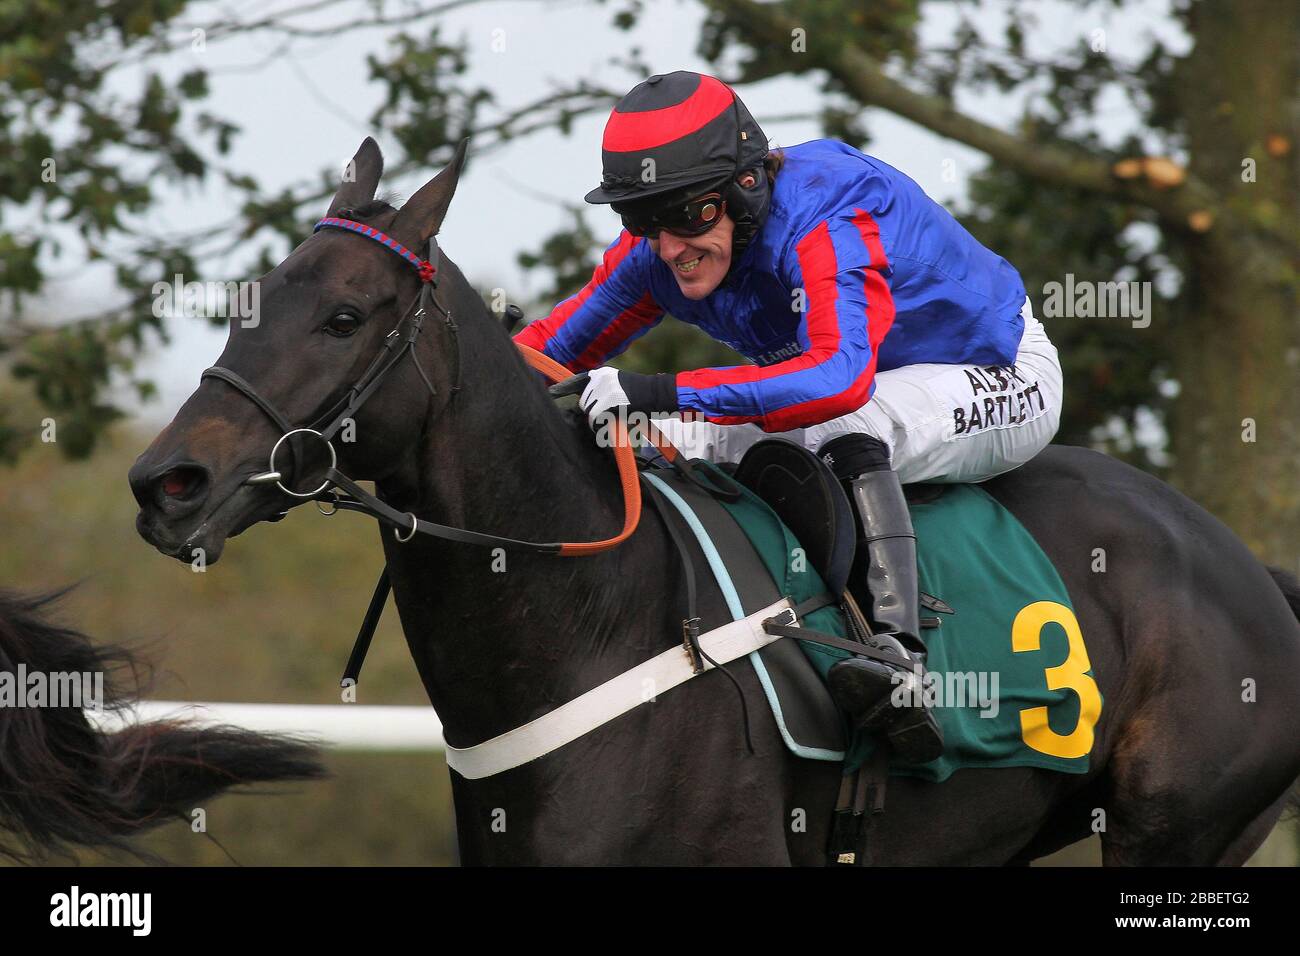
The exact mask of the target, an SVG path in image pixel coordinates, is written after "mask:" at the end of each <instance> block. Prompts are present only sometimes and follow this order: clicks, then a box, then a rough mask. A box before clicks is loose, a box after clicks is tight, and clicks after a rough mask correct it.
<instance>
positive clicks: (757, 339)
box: [516, 140, 1025, 432]
mask: <svg viewBox="0 0 1300 956" xmlns="http://www.w3.org/2000/svg"><path fill="white" fill-rule="evenodd" d="M784 153H785V165H784V166H783V168H782V169H781V171H780V172H779V173H778V175H777V177H776V181H775V186H774V189H773V197H772V206H771V211H770V213H769V216H768V219H767V221H766V222H765V223H764V225H763V228H762V229H761V230H759V233H758V235H757V236H756V237H755V240H754V241H753V242H752V243H751V244H750V246H749V248H747V249H746V250H745V251H744V253H743V254H742V255H741V257H740V259H739V260H738V261H737V262H736V263H735V264H734V266H733V268H732V270H731V273H730V275H729V276H728V278H727V279H726V280H725V281H724V282H723V283H722V284H721V285H720V286H719V287H718V288H717V289H715V290H714V291H713V292H711V293H710V294H709V295H707V296H705V297H704V298H703V299H699V300H691V299H687V298H686V297H685V296H684V295H683V294H682V293H681V290H680V288H679V287H678V285H677V281H676V279H675V277H674V276H673V272H672V269H671V267H670V266H669V265H668V264H666V263H664V262H662V261H661V260H660V259H659V258H658V256H657V255H656V254H655V252H654V250H653V249H652V248H651V246H650V243H649V242H648V241H647V240H644V239H638V238H634V237H633V236H631V235H629V234H628V233H627V232H626V231H624V232H623V233H622V234H621V235H620V236H619V237H618V239H616V240H615V241H614V242H613V243H612V244H611V245H610V246H609V248H608V249H606V250H605V254H604V257H603V258H602V260H601V262H600V264H599V265H598V266H597V267H596V270H595V273H594V274H593V276H592V279H591V281H590V282H589V283H587V285H586V286H585V287H584V288H583V289H582V290H581V291H580V292H579V293H578V294H577V295H575V296H572V297H571V298H569V299H566V300H565V301H564V302H562V303H560V304H559V305H558V306H556V307H555V309H554V310H553V311H552V312H551V314H550V315H549V316H547V317H546V318H544V319H540V320H538V321H537V322H534V323H532V324H531V325H529V326H527V327H526V328H524V329H523V330H522V331H521V332H519V333H518V335H517V336H516V339H517V340H518V341H521V342H523V343H525V344H526V345H531V346H533V347H534V348H537V349H540V350H542V351H544V352H546V354H548V355H549V356H550V357H551V358H553V359H555V360H556V361H558V362H560V363H561V364H563V365H565V366H567V367H568V368H569V369H571V370H572V371H575V372H577V371H582V370H585V369H590V368H594V367H596V366H598V365H601V364H604V363H605V362H607V361H608V360H609V359H611V358H613V357H614V356H616V355H618V354H619V353H621V352H622V351H623V350H624V349H626V348H627V347H628V346H629V345H630V344H631V343H632V342H633V341H635V340H636V339H637V338H639V337H640V336H642V335H644V334H645V333H646V332H648V331H649V330H650V329H651V328H652V327H653V326H654V325H655V324H657V323H658V322H659V321H660V320H661V319H662V318H663V316H664V315H665V314H668V315H671V316H673V318H675V319H678V320H679V321H682V322H686V323H688V324H690V325H694V326H696V327H697V328H699V329H701V330H703V331H704V332H705V333H707V334H708V335H710V336H711V337H712V338H714V339H716V340H718V341H719V342H722V343H724V344H726V345H728V346H730V347H731V348H732V349H734V350H735V351H737V352H739V353H740V354H741V355H743V356H744V357H745V358H747V359H749V360H750V361H751V362H753V363H754V364H753V365H741V366H734V367H729V368H710V369H697V370H694V371H688V372H681V373H679V374H678V375H677V378H676V384H677V398H678V405H679V406H680V408H681V409H682V410H683V411H687V410H690V411H694V412H696V413H697V414H698V415H699V416H700V417H703V418H705V419H707V420H709V421H713V422H716V423H718V424H741V423H747V422H752V423H754V424H756V425H758V426H759V427H760V428H762V429H764V430H766V431H771V432H780V431H786V430H789V429H792V428H799V427H807V426H810V425H815V424H818V423H821V422H825V421H829V420H831V419H833V418H838V417H840V416H842V415H845V414H848V413H849V412H852V411H854V410H856V409H858V408H860V407H861V406H862V405H863V404H865V403H866V402H867V401H868V400H869V399H870V398H871V395H872V393H873V392H874V388H875V383H874V378H875V374H876V372H878V371H884V370H886V369H891V368H900V367H902V366H906V365H912V364H918V363H942V364H979V365H1007V364H1010V363H1012V362H1014V361H1015V356H1016V350H1017V347H1018V346H1019V343H1020V338H1021V335H1022V334H1023V332H1024V322H1023V319H1022V318H1021V314H1020V312H1021V308H1022V306H1023V305H1024V301H1025V290H1024V285H1023V283H1022V282H1021V279H1020V276H1019V274H1018V273H1017V272H1016V270H1015V269H1014V268H1013V267H1012V266H1011V265H1010V264H1009V263H1007V262H1006V260H1005V259H1002V258H1001V257H1000V256H998V255H996V254H994V253H993V252H991V251H989V250H988V249H986V248H985V247H984V246H982V245H980V243H979V242H978V241H977V240H976V239H975V238H974V237H973V236H972V235H971V234H970V233H969V232H967V231H966V230H965V229H964V228H963V227H962V226H961V224H960V223H958V222H957V221H956V219H954V218H953V217H952V215H951V214H949V213H948V212H947V210H945V209H944V208H943V207H942V206H940V205H939V204H938V203H936V202H934V201H933V200H931V199H930V198H929V197H928V196H926V195H925V193H924V192H923V191H922V190H921V188H920V187H919V186H918V185H917V184H916V183H915V182H913V181H912V180H911V179H909V178H908V177H907V176H905V175H903V174H902V173H901V172H899V171H898V170H896V169H894V168H893V167H891V166H889V165H888V164H886V163H883V162H881V161H880V160H878V159H875V158H874V157H871V156H867V155H866V154H864V153H861V152H859V151H858V150H855V149H853V148H852V147H850V146H847V145H846V144H844V143H838V142H834V141H832V140H814V141H812V142H809V143H803V144H800V145H798V146H792V147H788V148H787V149H785V150H784Z"/></svg>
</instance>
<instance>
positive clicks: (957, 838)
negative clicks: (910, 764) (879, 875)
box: [867, 767, 1079, 866]
mask: <svg viewBox="0 0 1300 956" xmlns="http://www.w3.org/2000/svg"><path fill="white" fill-rule="evenodd" d="M1078 785H1079V780H1078V778H1077V777H1071V776H1070V775H1068V774H1053V773H1049V772H1047V771H1043V770H1037V769H1034V768H1029V767H1011V768H1006V769H997V770H991V769H985V768H970V769H967V770H958V771H957V772H956V773H954V774H953V775H952V776H951V777H949V778H948V779H947V780H945V781H944V782H943V783H930V782H928V781H924V780H918V779H916V778H912V777H890V778H889V785H888V788H887V790H886V795H885V811H884V813H883V814H882V815H881V816H880V817H879V818H878V819H877V822H876V823H875V825H874V827H873V829H872V833H871V837H870V840H869V847H868V851H867V857H868V861H869V863H870V864H871V865H873V866H1002V865H1005V864H1007V863H1009V862H1011V861H1013V860H1017V859H1018V858H1022V857H1023V856H1024V855H1025V854H1024V853H1023V852H1022V851H1024V850H1025V849H1026V847H1028V846H1029V845H1030V843H1031V842H1032V841H1033V840H1034V839H1035V838H1036V837H1037V836H1038V834H1039V833H1040V832H1042V830H1043V829H1044V828H1045V827H1046V826H1047V825H1048V821H1049V820H1050V819H1051V818H1052V816H1053V813H1054V808H1055V807H1056V806H1058V805H1059V804H1060V802H1061V801H1062V800H1064V799H1066V795H1067V794H1068V792H1069V790H1070V788H1071V787H1077V786H1078Z"/></svg>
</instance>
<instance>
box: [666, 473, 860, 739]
mask: <svg viewBox="0 0 1300 956" xmlns="http://www.w3.org/2000/svg"><path fill="white" fill-rule="evenodd" d="M696 464H699V463H698V462H697V463H696ZM644 477H645V478H646V479H647V480H648V481H650V482H651V483H652V484H653V485H654V486H655V487H656V488H658V489H659V490H660V491H661V492H662V493H663V494H664V495H665V497H666V499H667V501H668V502H669V506H670V507H671V508H673V509H675V510H677V511H678V512H679V513H680V514H682V515H683V517H685V515H686V514H687V513H688V512H689V514H690V518H689V519H687V520H688V521H689V522H690V523H691V524H692V527H691V532H692V533H690V534H688V535H687V538H688V540H689V539H695V542H696V544H697V545H698V546H700V547H701V548H703V547H707V548H708V549H709V551H711V552H712V554H711V555H710V554H707V553H706V552H705V551H703V550H701V551H700V552H699V560H698V563H697V566H696V574H697V575H698V580H699V584H700V586H701V587H707V586H708V582H709V578H711V577H712V578H713V579H714V580H716V581H717V583H718V585H719V587H720V588H721V589H722V591H723V593H724V595H725V596H726V597H727V603H728V605H729V607H730V610H731V614H732V616H733V617H743V616H744V615H745V614H748V613H752V612H753V611H755V610H758V609H759V608H762V607H766V606H767V605H769V604H771V603H772V602H773V601H775V600H777V599H779V598H781V597H782V596H784V595H786V594H788V593H789V592H783V591H781V590H779V589H778V587H777V584H776V583H775V582H774V581H773V578H772V575H771V574H770V573H769V571H768V565H767V562H766V561H764V560H763V559H762V558H761V557H760V555H759V554H758V553H756V551H755V549H754V546H753V545H752V544H751V542H750V540H749V538H748V537H747V536H746V534H745V531H744V530H742V528H741V527H740V526H739V524H738V523H737V521H736V520H735V519H734V518H733V517H732V515H731V514H730V513H729V512H728V511H726V510H724V509H723V508H722V506H721V503H720V502H719V501H718V500H717V499H716V498H714V497H713V496H712V495H710V494H708V493H706V492H705V491H703V490H701V489H700V488H698V487H696V486H695V485H693V484H692V483H691V482H689V481H684V480H682V478H681V476H679V475H678V474H677V473H676V472H673V471H669V470H658V469H656V470H653V471H649V472H646V473H645V475H644ZM761 504H762V503H761V502H760V505H761ZM764 507H765V506H764ZM665 517H667V516H665ZM778 523H779V522H778ZM813 593H818V592H813ZM805 596H808V595H805ZM799 600H802V598H799ZM819 613H820V612H819ZM815 620H820V619H815V617H814V615H807V616H806V617H805V619H804V621H805V623H807V626H810V627H811V626H820V625H815V624H814V623H809V622H814V621H815ZM722 623H725V622H723V621H711V620H706V621H704V622H703V625H704V626H705V627H706V628H711V627H716V626H718V625H720V624H722ZM821 624H826V625H827V626H829V624H828V623H827V622H826V621H821ZM749 661H750V663H751V664H752V665H753V667H754V670H755V672H756V673H757V675H758V680H759V683H760V684H761V685H762V688H763V695H764V697H765V698H766V700H767V703H768V706H769V707H770V708H771V712H772V717H773V719H774V720H775V721H776V725H777V728H778V730H779V731H780V733H781V739H782V740H783V741H784V742H785V745H786V747H787V748H788V749H789V750H790V752H791V753H793V754H795V755H796V756H799V757H806V758H808V759H810V760H828V761H835V762H839V761H842V760H843V759H844V754H845V740H846V739H847V734H846V728H845V722H844V718H843V716H842V715H841V714H840V712H839V710H838V708H836V706H835V704H834V703H833V702H832V701H831V699H830V695H829V694H827V692H826V687H825V684H824V681H823V676H822V675H821V674H819V673H818V672H817V671H816V670H815V669H814V668H813V666H811V665H810V663H809V658H808V657H807V656H806V655H805V654H802V653H800V650H799V648H798V647H796V646H795V645H794V644H793V643H792V642H791V641H785V640H781V641H776V642H774V643H772V644H769V645H767V647H764V648H763V649H762V650H760V651H757V652H755V653H753V654H750V655H749Z"/></svg>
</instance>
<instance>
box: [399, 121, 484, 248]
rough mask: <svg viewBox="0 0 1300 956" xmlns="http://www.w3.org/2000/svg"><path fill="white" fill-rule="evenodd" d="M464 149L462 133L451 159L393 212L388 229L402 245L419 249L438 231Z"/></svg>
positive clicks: (467, 144)
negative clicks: (393, 215)
mask: <svg viewBox="0 0 1300 956" xmlns="http://www.w3.org/2000/svg"><path fill="white" fill-rule="evenodd" d="M468 151H469V138H468V137H466V138H465V139H462V140H461V141H460V143H459V144H457V146H456V152H455V153H454V154H452V157H451V162H450V163H448V164H447V165H446V166H445V167H443V170H442V172H440V173H439V174H438V175H437V176H434V177H433V179H431V180H429V181H428V182H427V183H425V184H424V185H423V186H421V187H420V189H419V191H417V192H416V194H415V195H414V196H412V197H411V198H410V199H408V200H407V201H406V205H404V206H403V207H402V208H401V210H400V211H399V212H398V213H397V218H396V219H394V220H393V225H392V227H391V228H390V229H389V232H391V233H392V234H393V235H394V236H396V237H398V238H399V239H400V240H401V241H402V242H403V243H404V244H405V245H407V246H409V247H410V248H412V249H420V248H421V247H423V245H424V244H425V243H426V242H428V241H429V237H430V236H436V235H437V234H438V230H439V229H440V228H441V227H442V220H443V218H444V217H445V216H446V215H447V207H448V206H450V205H451V197H452V196H453V195H454V194H455V192H456V181H457V180H458V179H459V178H460V171H461V169H462V168H464V166H465V154H466V153H467V152H468Z"/></svg>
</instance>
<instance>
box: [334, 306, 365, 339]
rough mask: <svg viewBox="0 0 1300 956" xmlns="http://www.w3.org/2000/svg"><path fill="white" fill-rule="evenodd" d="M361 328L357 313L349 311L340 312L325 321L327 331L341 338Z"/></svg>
mask: <svg viewBox="0 0 1300 956" xmlns="http://www.w3.org/2000/svg"><path fill="white" fill-rule="evenodd" d="M359 328H361V322H360V321H359V320H358V319H357V317H356V316H355V315H349V314H348V313H347V312H340V313H339V314H338V315H336V316H334V317H333V318H331V319H330V320H329V321H328V322H326V323H325V331H326V332H328V333H329V334H330V335H335V336H338V337H340V338H342V337H345V336H348V335H351V334H352V333H353V332H355V331H356V330H357V329H359Z"/></svg>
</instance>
